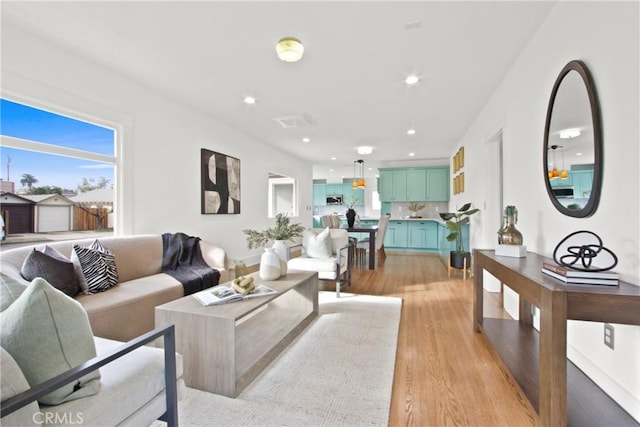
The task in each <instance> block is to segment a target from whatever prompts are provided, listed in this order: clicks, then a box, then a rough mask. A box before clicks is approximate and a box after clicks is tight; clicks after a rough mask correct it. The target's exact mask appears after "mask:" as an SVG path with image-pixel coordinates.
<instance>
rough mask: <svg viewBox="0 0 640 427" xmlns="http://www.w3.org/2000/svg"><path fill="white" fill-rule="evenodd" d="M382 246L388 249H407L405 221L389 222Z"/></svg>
mask: <svg viewBox="0 0 640 427" xmlns="http://www.w3.org/2000/svg"><path fill="white" fill-rule="evenodd" d="M384 246H385V247H388V248H406V247H407V221H394V220H391V221H389V225H388V226H387V234H386V236H385V238H384Z"/></svg>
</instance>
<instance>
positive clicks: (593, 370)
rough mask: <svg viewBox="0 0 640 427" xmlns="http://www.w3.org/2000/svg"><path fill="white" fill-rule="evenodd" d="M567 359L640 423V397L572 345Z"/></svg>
mask: <svg viewBox="0 0 640 427" xmlns="http://www.w3.org/2000/svg"><path fill="white" fill-rule="evenodd" d="M567 358H568V359H569V360H571V361H572V362H573V363H574V364H575V365H576V366H577V367H578V368H580V369H581V370H582V371H583V372H584V373H585V374H586V375H587V376H588V377H589V378H591V380H592V381H593V382H595V383H596V384H597V385H598V387H600V388H601V389H602V390H604V391H605V393H607V394H608V395H609V396H610V397H611V398H612V399H613V400H615V401H616V403H618V405H620V406H621V407H622V408H623V409H624V410H625V411H627V412H628V413H629V415H631V416H632V417H633V418H634V419H635V420H636V421H638V422H640V400H639V399H640V397H638V396H634V395H633V394H631V393H630V392H629V391H628V390H627V389H626V388H625V387H623V386H622V385H620V384H619V383H618V382H616V381H615V380H614V379H613V378H611V377H610V376H609V375H608V374H607V373H606V372H604V371H603V370H602V369H600V367H598V366H597V365H596V364H594V363H593V362H592V361H591V360H590V359H588V358H587V357H586V356H585V355H584V353H582V352H581V351H580V350H578V349H577V348H576V347H574V346H573V345H571V344H567Z"/></svg>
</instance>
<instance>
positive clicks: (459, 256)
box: [449, 251, 471, 269]
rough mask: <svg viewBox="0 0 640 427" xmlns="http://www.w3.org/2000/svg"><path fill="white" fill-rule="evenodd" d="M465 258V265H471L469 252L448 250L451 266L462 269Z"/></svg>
mask: <svg viewBox="0 0 640 427" xmlns="http://www.w3.org/2000/svg"><path fill="white" fill-rule="evenodd" d="M465 259H466V260H467V261H466V266H467V268H469V267H470V266H471V252H454V251H451V252H449V265H450V266H451V267H453V268H458V269H463V268H464V267H465V264H464V262H465V261H464V260H465Z"/></svg>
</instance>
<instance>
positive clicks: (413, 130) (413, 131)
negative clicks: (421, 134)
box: [407, 129, 416, 135]
mask: <svg viewBox="0 0 640 427" xmlns="http://www.w3.org/2000/svg"><path fill="white" fill-rule="evenodd" d="M415 134H416V130H415V129H409V130H408V131H407V135H415Z"/></svg>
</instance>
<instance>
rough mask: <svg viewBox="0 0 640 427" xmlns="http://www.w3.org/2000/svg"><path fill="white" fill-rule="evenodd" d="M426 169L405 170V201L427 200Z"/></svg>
mask: <svg viewBox="0 0 640 427" xmlns="http://www.w3.org/2000/svg"><path fill="white" fill-rule="evenodd" d="M427 172H428V169H423V168H420V169H407V201H408V202H422V201H425V200H428V199H427Z"/></svg>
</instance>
